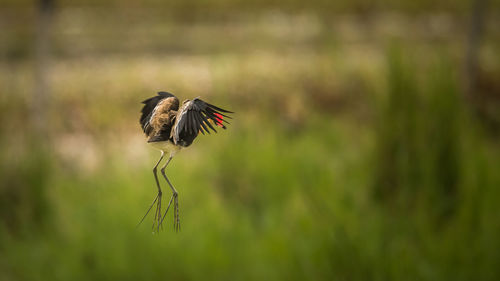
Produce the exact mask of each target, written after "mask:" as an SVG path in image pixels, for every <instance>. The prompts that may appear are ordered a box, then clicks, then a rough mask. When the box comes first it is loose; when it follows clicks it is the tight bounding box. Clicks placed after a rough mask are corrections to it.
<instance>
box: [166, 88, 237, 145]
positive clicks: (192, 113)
mask: <svg viewBox="0 0 500 281" xmlns="http://www.w3.org/2000/svg"><path fill="white" fill-rule="evenodd" d="M222 112H224V113H233V112H231V111H228V110H225V109H222V108H219V107H217V106H215V105H212V104H209V103H207V102H204V101H202V100H201V99H199V98H195V99H193V100H192V101H189V102H187V103H185V104H184V105H183V106H182V108H181V109H180V112H179V114H178V117H177V120H176V121H177V122H176V123H175V125H174V128H173V139H174V142H175V143H177V142H178V141H179V139H180V135H181V134H182V133H183V132H187V133H190V134H197V133H198V132H202V133H203V134H205V132H207V133H209V134H210V131H209V130H208V128H210V129H212V130H213V131H214V132H217V130H215V128H214V127H213V126H212V124H210V122H209V120H212V121H213V122H214V123H215V124H217V125H218V126H220V127H222V128H223V129H226V126H225V125H224V124H223V123H222V121H224V122H226V123H227V124H229V122H227V120H224V119H223V118H222V116H224V117H226V118H230V119H231V117H229V116H227V115H224V114H222Z"/></svg>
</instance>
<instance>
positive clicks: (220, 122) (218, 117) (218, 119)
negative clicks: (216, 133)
mask: <svg viewBox="0 0 500 281" xmlns="http://www.w3.org/2000/svg"><path fill="white" fill-rule="evenodd" d="M214 114H215V119H217V122H216V123H215V124H216V125H217V126H219V127H222V126H223V125H222V120H223V118H224V117H222V115H220V114H219V113H214Z"/></svg>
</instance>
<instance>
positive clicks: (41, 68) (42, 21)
mask: <svg viewBox="0 0 500 281" xmlns="http://www.w3.org/2000/svg"><path fill="white" fill-rule="evenodd" d="M53 9H54V0H39V1H38V9H37V18H36V25H37V26H36V35H35V36H36V37H35V46H34V48H35V50H34V51H35V62H34V68H35V69H34V71H35V73H34V76H35V77H34V78H35V84H34V86H35V87H34V93H33V94H34V95H33V98H32V99H31V102H32V104H31V105H32V108H31V112H32V113H31V118H32V123H33V127H34V130H35V132H36V134H37V135H38V136H39V137H40V138H41V140H43V141H46V140H47V138H48V133H47V130H48V125H47V117H48V116H47V115H48V114H47V112H48V111H49V110H48V107H49V100H50V83H49V77H50V35H51V32H50V29H51V21H52V13H53Z"/></svg>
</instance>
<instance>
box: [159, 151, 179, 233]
mask: <svg viewBox="0 0 500 281" xmlns="http://www.w3.org/2000/svg"><path fill="white" fill-rule="evenodd" d="M170 160H172V156H170V158H168V160H167V163H165V165H163V167H162V168H161V174H162V175H163V177H164V178H165V180H166V181H167V183H168V185H169V186H170V189H172V197H171V198H170V202H168V206H167V209H166V210H165V213H164V214H163V217H162V219H161V221H162V222H163V219H165V216H166V215H167V212H168V209H169V208H170V205H171V204H172V200H173V201H174V229H175V230H176V231H179V230H180V229H181V224H180V218H179V200H178V193H177V190H176V189H175V187H174V186H173V185H172V184H171V183H170V181H169V180H168V178H167V175H166V174H165V168H166V167H167V165H168V163H170ZM160 223H161V222H160Z"/></svg>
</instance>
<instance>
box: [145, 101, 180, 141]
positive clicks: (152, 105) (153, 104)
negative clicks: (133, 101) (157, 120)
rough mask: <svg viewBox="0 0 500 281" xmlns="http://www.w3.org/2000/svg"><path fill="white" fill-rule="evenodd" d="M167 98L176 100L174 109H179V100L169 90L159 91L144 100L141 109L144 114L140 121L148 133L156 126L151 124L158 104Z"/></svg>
mask: <svg viewBox="0 0 500 281" xmlns="http://www.w3.org/2000/svg"><path fill="white" fill-rule="evenodd" d="M166 98H173V99H175V100H176V103H177V107H175V106H172V109H173V110H177V109H178V104H179V101H178V100H177V98H176V97H175V96H174V95H173V94H171V93H168V92H158V95H157V96H154V97H151V98H149V99H147V100H145V101H143V102H142V103H143V104H144V107H143V108H142V110H141V113H142V114H141V118H140V119H139V123H140V124H141V127H142V130H143V131H144V133H146V135H149V134H150V133H152V131H153V129H154V128H153V126H152V125H151V121H152V120H151V119H152V118H151V117H153V115H154V114H155V112H156V111H157V109H158V108H157V106H158V105H159V104H160V102H161V101H162V100H164V99H166Z"/></svg>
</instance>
